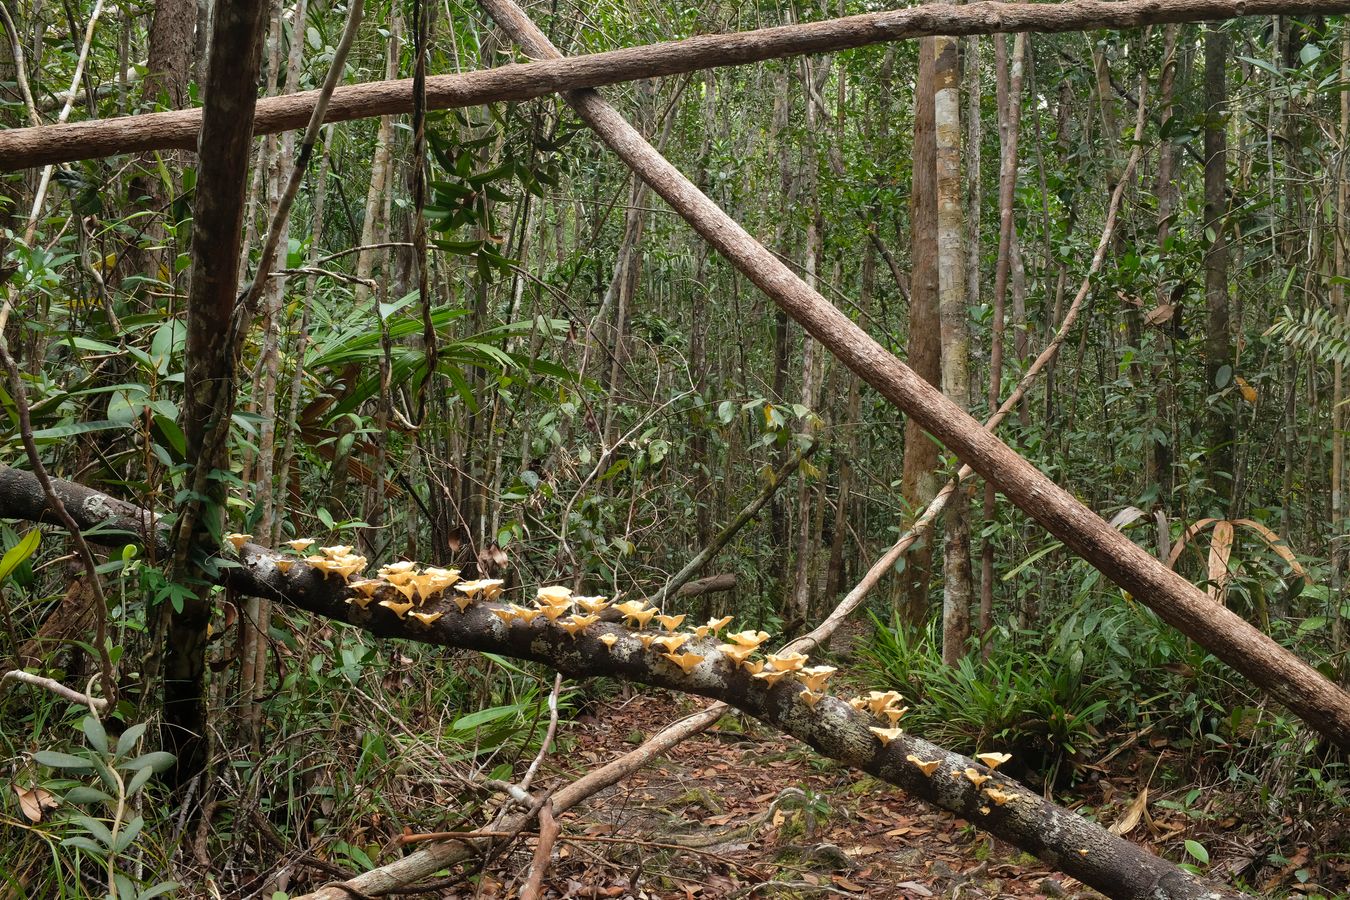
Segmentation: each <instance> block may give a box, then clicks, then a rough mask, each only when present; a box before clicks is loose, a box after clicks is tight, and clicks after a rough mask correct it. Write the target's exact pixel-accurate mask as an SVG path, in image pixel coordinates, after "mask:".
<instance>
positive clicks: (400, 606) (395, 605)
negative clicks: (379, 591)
mask: <svg viewBox="0 0 1350 900" xmlns="http://www.w3.org/2000/svg"><path fill="white" fill-rule="evenodd" d="M380 605H381V606H383V607H384V608H385V609H388V610H391V611H392V612H393V613H394V614H395V615H397V616H398V617H399V618H400V619H401V618H403V617H404V616H406V615H407V614H408V610H410V609H412V608H413V604H412V601H411V600H409V601H408V602H407V603H399V602H398V601H397V600H381V601H380Z"/></svg>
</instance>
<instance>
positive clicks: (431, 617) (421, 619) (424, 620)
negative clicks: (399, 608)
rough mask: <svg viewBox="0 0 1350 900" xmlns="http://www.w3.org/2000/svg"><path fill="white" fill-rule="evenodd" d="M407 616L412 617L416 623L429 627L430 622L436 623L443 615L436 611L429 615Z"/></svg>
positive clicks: (413, 614) (416, 613)
mask: <svg viewBox="0 0 1350 900" xmlns="http://www.w3.org/2000/svg"><path fill="white" fill-rule="evenodd" d="M408 615H410V616H412V617H413V618H414V619H416V620H417V621H419V622H421V623H422V624H423V625H430V624H431V623H432V622H435V621H436V620H437V619H439V618H440V617H441V616H443V615H445V613H443V612H440V611H437V612H434V613H429V612H414V613H409V614H408Z"/></svg>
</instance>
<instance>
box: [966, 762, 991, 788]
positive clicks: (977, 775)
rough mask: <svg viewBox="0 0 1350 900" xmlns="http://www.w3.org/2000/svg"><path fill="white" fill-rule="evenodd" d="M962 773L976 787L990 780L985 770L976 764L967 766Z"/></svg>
mask: <svg viewBox="0 0 1350 900" xmlns="http://www.w3.org/2000/svg"><path fill="white" fill-rule="evenodd" d="M960 774H962V775H964V776H966V779H967V780H968V781H970V783H971V784H973V785H975V786H976V787H979V786H980V785H982V784H984V783H985V782H986V781H988V780H989V776H988V775H985V774H984V773H983V772H981V771H980V770H979V769H977V768H975V767H974V766H966V769H965V771H964V772H961V773H960Z"/></svg>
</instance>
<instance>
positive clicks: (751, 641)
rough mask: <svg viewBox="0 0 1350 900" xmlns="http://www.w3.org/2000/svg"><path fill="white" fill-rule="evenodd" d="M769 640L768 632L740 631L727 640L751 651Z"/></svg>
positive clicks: (729, 636) (728, 636) (730, 635)
mask: <svg viewBox="0 0 1350 900" xmlns="http://www.w3.org/2000/svg"><path fill="white" fill-rule="evenodd" d="M768 639H769V633H768V632H767V631H738V632H736V633H735V634H729V635H727V640H729V641H731V643H733V644H737V645H739V646H741V647H749V648H750V649H751V650H753V649H755V648H756V647H758V646H759V645H760V644H762V643H764V642H765V641H767V640H768Z"/></svg>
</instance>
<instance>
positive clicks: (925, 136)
mask: <svg viewBox="0 0 1350 900" xmlns="http://www.w3.org/2000/svg"><path fill="white" fill-rule="evenodd" d="M933 50H934V40H933V39H932V38H924V39H922V40H921V41H919V78H918V83H917V85H916V86H915V89H914V169H913V172H914V176H913V177H914V180H913V185H912V187H911V190H910V220H911V226H910V260H911V263H910V265H911V269H910V289H909V346H908V347H907V351H908V353H907V355H908V357H909V364H910V365H911V366H913V367H914V372H915V373H916V374H917V375H918V376H919V377H920V378H922V379H924V380H925V381H927V382H928V383H929V384H931V385H934V386H937V385H939V384H941V382H942V344H941V340H940V336H939V331H940V321H939V317H938V250H937V136H936V132H935V128H934V122H933V63H934V56H933ZM937 463H938V448H937V444H936V443H934V441H933V439H932V438H931V437H929V436H928V434H927V432H925V431H924V430H923V426H921V425H920V424H919V423H918V422H916V421H915V420H914V419H913V418H912V417H911V418H907V419H906V420H905V455H904V462H903V464H902V465H903V468H902V471H901V476H900V494H901V497H902V498H903V499H904V502H905V508H906V509H907V510H912V511H913V512H914V513H915V514H917V513H918V511H919V510H921V509H923V508H924V507H926V506H927V505H928V504H929V502H930V501H931V500H932V499H933V497H934V496H936V495H937V490H938V477H937ZM932 570H933V545H932V542H931V540H929V541H924V542H923V543H922V544H920V545H919V546H916V547H915V548H914V549H913V550H912V551H911V552H910V555H909V561H908V565H907V566H906V568H905V571H904V573H903V580H902V581H901V582H900V585H901V587H902V590H901V595H900V596H901V606H900V609H899V610H898V612H899V613H900V618H901V621H903V622H904V623H905V625H906V626H907V627H908V628H909V629H910V631H912V632H918V631H920V630H922V629H923V627H924V625H925V623H926V622H927V620H928V589H929V582H930V581H931V579H932Z"/></svg>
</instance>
